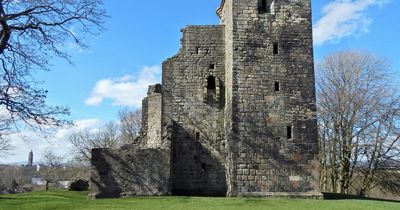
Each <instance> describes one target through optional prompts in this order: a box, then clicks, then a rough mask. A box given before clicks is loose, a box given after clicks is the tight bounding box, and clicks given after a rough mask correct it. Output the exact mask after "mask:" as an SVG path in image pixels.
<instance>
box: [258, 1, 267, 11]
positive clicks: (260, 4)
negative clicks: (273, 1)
mask: <svg viewBox="0 0 400 210" xmlns="http://www.w3.org/2000/svg"><path fill="white" fill-rule="evenodd" d="M268 1H269V0H258V13H260V14H264V13H269V6H268Z"/></svg>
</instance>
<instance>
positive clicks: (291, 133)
mask: <svg viewBox="0 0 400 210" xmlns="http://www.w3.org/2000/svg"><path fill="white" fill-rule="evenodd" d="M287 138H288V139H292V138H293V127H292V126H287Z"/></svg>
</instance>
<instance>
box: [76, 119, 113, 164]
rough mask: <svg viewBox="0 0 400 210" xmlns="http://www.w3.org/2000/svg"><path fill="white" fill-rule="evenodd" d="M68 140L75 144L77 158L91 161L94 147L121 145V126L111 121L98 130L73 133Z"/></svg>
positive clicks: (87, 161) (86, 161)
mask: <svg viewBox="0 0 400 210" xmlns="http://www.w3.org/2000/svg"><path fill="white" fill-rule="evenodd" d="M68 140H69V141H70V142H71V143H72V145H73V146H74V149H75V153H76V155H77V157H76V158H77V159H79V160H81V161H83V162H85V163H90V159H91V152H92V149H93V148H116V147H118V146H119V145H120V133H119V127H118V125H117V124H116V123H113V122H110V123H108V124H106V125H105V126H103V127H102V128H100V129H99V130H98V131H90V130H83V131H78V132H76V133H73V134H72V135H71V136H70V137H69V138H68Z"/></svg>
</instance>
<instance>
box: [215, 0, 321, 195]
mask: <svg viewBox="0 0 400 210" xmlns="http://www.w3.org/2000/svg"><path fill="white" fill-rule="evenodd" d="M272 5H273V7H272V8H269V9H268V10H269V12H265V13H262V14H261V13H260V12H259V1H258V0H226V2H225V6H224V11H223V12H222V22H223V23H224V24H226V26H225V27H226V28H227V29H229V31H228V30H227V32H226V33H231V35H229V34H228V35H226V36H227V37H232V50H229V49H228V48H227V50H229V52H231V53H227V54H226V55H227V58H226V59H227V66H226V67H227V68H226V74H227V75H226V78H230V77H231V78H233V79H232V82H230V83H231V85H232V87H231V88H229V87H228V88H227V92H228V93H229V94H231V96H227V98H228V97H231V98H232V101H231V103H230V107H226V109H225V110H226V111H230V110H231V112H232V113H233V114H232V117H231V118H228V119H226V120H232V123H231V127H230V124H229V123H226V128H227V129H230V128H231V135H230V136H229V138H230V139H228V141H229V152H230V154H232V155H231V164H230V165H229V166H228V167H230V168H231V172H230V174H229V176H230V178H229V179H231V182H232V183H231V185H232V186H231V189H232V191H231V192H230V194H231V195H243V196H247V195H249V196H250V195H252V196H256V195H279V194H282V193H286V194H287V193H288V192H291V193H292V194H294V195H295V194H296V193H300V194H301V193H303V195H305V194H304V192H307V193H309V194H310V195H313V194H314V193H317V192H318V142H317V126H316V125H317V124H316V107H315V88H314V69H313V52H312V29H311V6H310V1H309V0H296V1H294V0H275V1H274V4H272ZM225 10H228V11H225ZM230 15H231V16H232V17H229V16H230ZM228 42H229V41H228V40H227V43H228ZM274 48H275V49H274ZM274 51H277V52H274ZM228 60H232V61H231V62H232V66H230V65H229V61H228ZM228 74H229V75H228ZM230 92H232V93H230ZM227 117H229V115H227ZM228 132H229V131H228ZM289 133H291V134H289Z"/></svg>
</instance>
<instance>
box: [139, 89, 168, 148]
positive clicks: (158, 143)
mask: <svg viewBox="0 0 400 210" xmlns="http://www.w3.org/2000/svg"><path fill="white" fill-rule="evenodd" d="M161 92H162V87H161V85H159V84H157V85H153V86H150V87H149V92H148V93H147V97H146V99H145V100H144V101H146V102H147V105H146V107H147V108H146V110H144V111H145V113H144V115H145V116H146V117H145V118H146V121H147V125H146V129H147V138H146V141H145V142H141V143H142V148H161V147H163V144H164V143H167V144H169V142H163V141H162V140H163V139H162V136H161V135H162V134H161V129H162V128H161V127H162V126H161V115H162V107H161V106H162V93H161ZM142 113H143V112H142Z"/></svg>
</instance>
